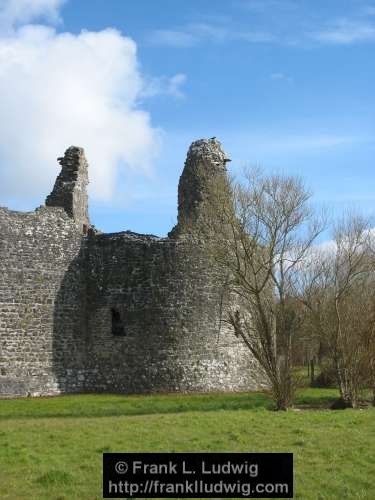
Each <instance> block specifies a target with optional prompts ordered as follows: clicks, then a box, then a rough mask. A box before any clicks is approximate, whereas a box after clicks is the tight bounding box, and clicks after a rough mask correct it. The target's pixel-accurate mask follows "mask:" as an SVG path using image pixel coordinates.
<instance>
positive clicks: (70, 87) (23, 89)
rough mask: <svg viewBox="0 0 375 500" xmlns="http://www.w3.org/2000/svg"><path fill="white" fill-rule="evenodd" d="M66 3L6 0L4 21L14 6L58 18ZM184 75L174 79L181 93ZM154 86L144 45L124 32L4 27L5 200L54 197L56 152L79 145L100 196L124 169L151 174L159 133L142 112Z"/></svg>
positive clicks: (0, 84) (1, 169) (0, 190)
mask: <svg viewBox="0 0 375 500" xmlns="http://www.w3.org/2000/svg"><path fill="white" fill-rule="evenodd" d="M0 1H1V0H0ZM60 3H61V2H58V1H57V0H56V1H53V0H50V1H47V0H45V1H44V2H42V0H39V1H34V2H31V1H29V2H26V0H20V1H19V2H15V1H14V0H12V1H11V2H2V3H1V4H0V5H1V7H2V11H1V12H2V15H3V19H4V16H5V14H4V12H5V13H6V17H7V18H8V19H11V15H10V14H9V12H12V13H13V14H12V16H13V20H20V19H21V17H20V14H17V12H18V11H17V9H14V10H12V9H13V6H14V5H15V4H19V5H29V4H30V5H31V4H33V5H34V7H35V10H32V9H31V7H30V13H29V14H27V16H26V14H25V16H26V17H24V18H25V19H32V12H33V13H34V14H33V15H38V16H40V15H43V14H48V15H52V14H53V13H55V14H56V15H57V12H58V11H57V7H58V5H59V4H60ZM5 4H6V5H5ZM37 5H39V7H40V8H39V7H38V9H36V6H37ZM42 5H44V7H45V9H44V10H43V8H42ZM8 7H9V8H8ZM10 7H12V9H10ZM182 80H183V79H182V78H181V76H178V75H177V76H176V77H175V80H171V81H170V85H171V89H170V91H171V93H172V94H173V92H175V93H178V88H179V85H180V84H181V83H183V81H182ZM144 86H145V81H144V78H143V77H142V75H141V74H140V71H139V66H138V61H137V51H136V45H135V43H134V42H133V41H132V40H131V39H130V38H127V37H125V36H123V35H121V33H119V32H118V31H116V30H113V29H107V30H103V31H99V32H89V31H83V32H81V33H80V34H78V35H75V34H71V33H57V32H56V31H55V30H54V29H52V28H50V27H46V26H36V25H27V26H23V27H19V28H16V29H14V30H13V32H12V33H9V32H6V33H4V32H3V33H2V34H1V33H0V116H1V121H0V136H1V142H0V197H1V198H2V199H4V198H7V199H10V198H15V199H17V198H18V199H22V197H23V198H25V197H29V198H32V197H36V196H40V195H41V194H42V193H43V196H44V194H48V192H49V191H50V190H51V188H52V185H53V181H54V178H55V177H56V175H57V173H58V171H59V166H58V165H57V162H56V158H57V157H58V156H61V154H62V153H63V152H64V151H65V149H66V148H67V147H68V146H70V145H76V146H82V147H84V148H85V150H86V155H87V157H88V161H89V164H90V171H89V175H90V181H91V184H90V194H91V195H92V196H93V197H95V198H97V199H103V200H109V199H110V198H111V196H112V195H113V193H114V190H115V185H116V178H117V176H118V175H119V173H120V172H121V168H130V169H134V170H137V171H140V172H143V173H147V172H148V171H149V169H150V165H151V162H152V160H153V158H154V156H155V153H156V152H157V149H158V144H159V132H158V130H157V129H155V128H154V127H152V125H151V122H150V116H149V114H148V113H147V112H145V111H143V110H142V109H139V99H140V98H141V97H142V92H143V89H144Z"/></svg>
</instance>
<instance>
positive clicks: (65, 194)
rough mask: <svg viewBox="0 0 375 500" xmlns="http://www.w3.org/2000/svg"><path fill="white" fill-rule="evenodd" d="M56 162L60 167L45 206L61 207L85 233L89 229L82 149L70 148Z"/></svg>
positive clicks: (85, 166)
mask: <svg viewBox="0 0 375 500" xmlns="http://www.w3.org/2000/svg"><path fill="white" fill-rule="evenodd" d="M57 161H58V162H59V163H60V165H61V172H60V174H59V175H58V177H57V179H56V182H55V185H54V188H53V190H52V193H51V194H50V195H48V196H47V199H46V205H47V206H53V207H62V208H64V210H65V211H66V213H67V214H68V215H69V217H71V218H72V219H74V221H75V222H76V223H77V225H78V226H79V227H80V228H81V230H82V231H83V232H84V233H86V232H87V230H88V228H89V227H90V221H89V214H88V195H87V185H88V183H89V180H88V163H87V160H86V157H85V153H84V150H83V148H79V147H76V146H71V147H70V148H68V149H67V150H66V151H65V154H64V156H63V157H62V158H58V159H57Z"/></svg>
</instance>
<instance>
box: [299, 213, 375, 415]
mask: <svg viewBox="0 0 375 500" xmlns="http://www.w3.org/2000/svg"><path fill="white" fill-rule="evenodd" d="M372 245H373V243H372V237H371V231H370V224H369V220H367V219H366V218H365V217H363V216H361V215H358V214H355V213H347V214H345V215H344V216H343V217H342V218H341V219H340V220H339V221H338V222H337V223H336V224H335V225H334V229H333V242H332V245H331V248H330V249H328V250H327V249H326V250H325V251H321V252H319V253H318V252H316V253H315V255H314V257H313V259H312V261H311V263H310V266H309V268H306V269H305V283H304V285H303V288H304V301H305V304H306V306H307V307H308V308H309V310H310V312H311V314H312V317H313V319H314V321H315V325H316V329H317V332H319V334H320V335H321V336H322V338H323V339H324V340H325V341H326V342H327V344H328V347H329V351H330V356H331V359H332V361H333V364H334V367H335V370H336V376H337V381H338V385H339V389H340V402H341V405H342V406H344V407H348V406H349V407H356V406H357V405H358V398H359V393H360V389H361V387H363V385H364V384H365V383H366V379H367V382H369V381H370V383H372V384H374V378H375V377H374V367H375V360H374V357H373V356H374V349H375V348H374V341H375V314H374V300H375V280H374V270H375V266H374V258H373V252H372ZM306 271H307V273H306Z"/></svg>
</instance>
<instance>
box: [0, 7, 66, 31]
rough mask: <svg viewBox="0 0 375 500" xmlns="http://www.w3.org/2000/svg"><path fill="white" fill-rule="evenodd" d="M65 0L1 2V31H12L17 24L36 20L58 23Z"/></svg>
mask: <svg viewBox="0 0 375 500" xmlns="http://www.w3.org/2000/svg"><path fill="white" fill-rule="evenodd" d="M64 3H65V0H0V31H1V32H3V33H4V32H5V31H11V30H13V29H14V27H15V26H16V25H17V24H26V23H29V22H30V21H33V20H35V19H45V20H47V21H49V22H52V23H56V22H58V21H59V20H60V16H59V9H60V7H61V6H62V5H63V4H64Z"/></svg>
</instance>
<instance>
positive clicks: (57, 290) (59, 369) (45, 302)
mask: <svg viewBox="0 0 375 500" xmlns="http://www.w3.org/2000/svg"><path fill="white" fill-rule="evenodd" d="M81 244H82V237H81V234H80V232H79V231H78V230H77V227H76V225H75V223H74V221H73V220H72V219H70V218H69V217H68V216H67V215H66V213H65V211H64V210H63V209H62V208H52V207H51V208H46V207H44V208H41V209H39V210H37V211H36V212H33V213H19V212H11V211H9V210H7V209H4V208H0V395H2V396H7V395H12V396H14V395H27V394H28V393H30V394H54V393H58V392H61V390H65V389H66V390H69V391H70V390H81V387H82V386H81V385H80V383H79V378H78V373H79V371H80V370H81V369H82V367H83V366H84V360H85V359H86V346H87V343H86V330H85V321H84V316H85V293H84V292H83V290H84V288H85V280H84V274H85V271H84V266H83V261H82V258H81V257H82V256H81ZM64 282H65V283H69V285H68V286H67V287H66V288H65V290H64V292H63V293H62V291H61V284H62V283H64ZM61 381H63V384H64V386H63V388H61V387H60V382H61Z"/></svg>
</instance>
